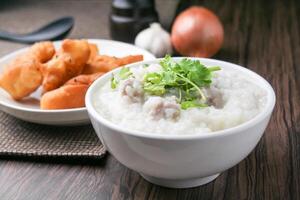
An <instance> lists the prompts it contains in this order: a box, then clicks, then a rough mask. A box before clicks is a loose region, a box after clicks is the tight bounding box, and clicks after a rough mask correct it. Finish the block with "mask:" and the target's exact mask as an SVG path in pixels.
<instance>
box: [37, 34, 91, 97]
mask: <svg viewBox="0 0 300 200" xmlns="http://www.w3.org/2000/svg"><path fill="white" fill-rule="evenodd" d="M89 56H90V48H89V44H88V42H87V41H86V40H69V39H66V40H64V41H63V42H62V46H61V49H60V50H59V51H58V52H57V53H56V55H55V56H54V57H53V58H52V59H51V60H50V61H48V62H47V63H45V64H44V66H43V68H42V73H43V77H44V80H43V83H42V87H43V92H47V91H51V90H54V89H56V88H58V87H60V86H61V85H63V84H64V83H65V82H67V81H68V80H69V79H71V78H73V77H75V76H77V75H79V74H80V73H81V72H82V70H83V67H84V66H85V65H86V63H87V61H88V59H89Z"/></svg>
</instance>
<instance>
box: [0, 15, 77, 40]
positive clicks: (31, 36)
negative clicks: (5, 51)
mask: <svg viewBox="0 0 300 200" xmlns="http://www.w3.org/2000/svg"><path fill="white" fill-rule="evenodd" d="M73 25H74V19H73V17H63V18H60V19H57V20H55V21H53V22H51V23H49V24H47V25H45V26H43V27H42V28H40V29H38V30H36V31H33V32H31V33H28V34H14V33H9V32H6V31H0V39H3V40H11V41H15V42H20V43H34V42H38V41H42V40H58V39H62V38H64V37H65V36H66V35H67V34H68V33H69V32H70V30H71V29H72V28H73Z"/></svg>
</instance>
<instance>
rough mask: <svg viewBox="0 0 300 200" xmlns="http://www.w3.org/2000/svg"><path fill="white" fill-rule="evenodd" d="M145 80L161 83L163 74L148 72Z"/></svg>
mask: <svg viewBox="0 0 300 200" xmlns="http://www.w3.org/2000/svg"><path fill="white" fill-rule="evenodd" d="M144 80H145V81H146V82H151V83H155V84H159V83H160V82H161V80H162V75H161V74H159V73H156V72H154V73H148V74H146V76H145V77H144Z"/></svg>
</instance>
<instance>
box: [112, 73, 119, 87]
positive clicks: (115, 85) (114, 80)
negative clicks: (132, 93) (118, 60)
mask: <svg viewBox="0 0 300 200" xmlns="http://www.w3.org/2000/svg"><path fill="white" fill-rule="evenodd" d="M117 85H118V81H117V80H116V78H115V76H114V75H113V76H112V77H111V79H110V87H111V88H112V89H116V88H117Z"/></svg>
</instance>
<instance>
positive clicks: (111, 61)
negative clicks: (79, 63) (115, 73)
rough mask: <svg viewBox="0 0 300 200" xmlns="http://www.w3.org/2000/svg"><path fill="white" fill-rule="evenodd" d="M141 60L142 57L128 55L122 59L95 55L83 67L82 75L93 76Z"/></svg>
mask: <svg viewBox="0 0 300 200" xmlns="http://www.w3.org/2000/svg"><path fill="white" fill-rule="evenodd" d="M142 60H143V55H130V56H125V57H122V58H118V57H113V56H106V55H97V56H96V57H95V58H94V59H92V60H91V61H89V62H88V64H87V65H86V66H85V67H84V70H83V72H82V73H83V74H93V73H97V72H108V71H111V70H113V69H115V68H117V67H120V66H123V65H127V64H130V63H134V62H138V61H142Z"/></svg>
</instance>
